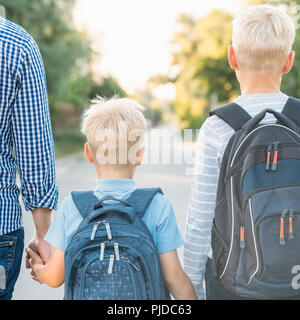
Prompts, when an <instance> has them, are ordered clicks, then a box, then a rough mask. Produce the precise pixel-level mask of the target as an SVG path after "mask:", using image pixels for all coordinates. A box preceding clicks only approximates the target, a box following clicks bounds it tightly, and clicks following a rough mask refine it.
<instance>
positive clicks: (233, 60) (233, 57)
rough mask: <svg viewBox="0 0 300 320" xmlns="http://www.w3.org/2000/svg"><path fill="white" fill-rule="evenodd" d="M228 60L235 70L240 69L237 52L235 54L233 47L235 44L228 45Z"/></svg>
mask: <svg viewBox="0 0 300 320" xmlns="http://www.w3.org/2000/svg"><path fill="white" fill-rule="evenodd" d="M228 62H229V65H230V67H231V68H232V69H233V70H237V69H238V64H237V59H236V54H235V51H234V49H233V46H228Z"/></svg>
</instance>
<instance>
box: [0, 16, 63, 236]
mask: <svg viewBox="0 0 300 320" xmlns="http://www.w3.org/2000/svg"><path fill="white" fill-rule="evenodd" d="M17 171H18V173H19V176H20V182H21V188H20V189H19V188H18V186H17V181H16V173H17ZM20 193H21V195H22V198H23V202H24V206H25V209H26V210H27V211H31V210H34V209H36V208H39V207H44V208H49V209H56V207H57V200H58V190H57V186H56V182H55V155H54V145H53V136H52V129H51V123H50V115H49V107H48V98H47V89H46V79H45V71H44V66H43V62H42V58H41V55H40V52H39V49H38V47H37V45H36V43H35V42H34V40H33V38H32V37H31V36H30V35H29V34H28V33H27V32H26V31H25V30H24V29H22V28H21V27H19V26H17V25H15V24H13V23H12V22H10V21H8V20H6V19H4V18H1V17H0V235H1V234H6V233H9V232H12V231H14V230H17V229H19V228H21V227H22V213H21V207H20V204H19V201H18V198H19V194H20Z"/></svg>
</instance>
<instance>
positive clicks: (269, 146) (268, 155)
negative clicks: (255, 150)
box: [266, 144, 272, 171]
mask: <svg viewBox="0 0 300 320" xmlns="http://www.w3.org/2000/svg"><path fill="white" fill-rule="evenodd" d="M271 152H272V145H271V144H269V145H268V150H267V162H266V171H269V170H270V160H271Z"/></svg>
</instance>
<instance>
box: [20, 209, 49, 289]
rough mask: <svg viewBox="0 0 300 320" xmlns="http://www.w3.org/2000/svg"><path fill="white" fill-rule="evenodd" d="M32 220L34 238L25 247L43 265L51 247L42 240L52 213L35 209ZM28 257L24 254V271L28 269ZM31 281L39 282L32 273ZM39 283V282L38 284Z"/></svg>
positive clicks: (47, 258) (46, 260)
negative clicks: (39, 259) (38, 257)
mask: <svg viewBox="0 0 300 320" xmlns="http://www.w3.org/2000/svg"><path fill="white" fill-rule="evenodd" d="M31 213H32V218H33V223H34V233H35V235H34V237H33V239H32V240H31V241H30V242H29V243H28V245H27V247H28V248H30V249H31V250H32V251H33V252H35V253H36V254H38V255H39V256H40V257H41V259H42V261H43V263H47V262H48V260H49V259H50V256H51V246H50V244H49V243H48V242H46V241H45V240H44V236H45V235H46V233H47V231H48V229H49V226H50V224H51V220H52V213H51V210H50V209H47V208H37V209H35V210H33V211H32V212H31ZM29 259H30V257H29V255H28V254H27V253H26V257H25V266H26V269H29V268H30V262H29ZM31 275H32V279H34V280H36V281H38V282H40V281H39V279H38V278H37V277H36V276H35V274H34V272H33V271H32V272H31ZM40 283H41V282H40Z"/></svg>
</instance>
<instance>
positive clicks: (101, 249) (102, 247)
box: [99, 242, 105, 261]
mask: <svg viewBox="0 0 300 320" xmlns="http://www.w3.org/2000/svg"><path fill="white" fill-rule="evenodd" d="M104 251H105V242H102V243H101V246H100V258H99V259H100V261H103V260H104Z"/></svg>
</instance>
